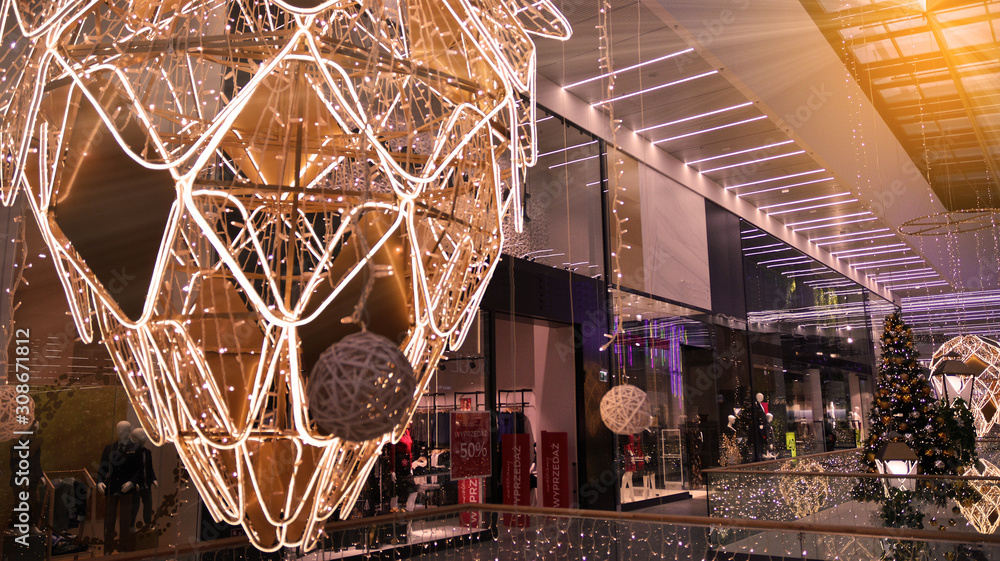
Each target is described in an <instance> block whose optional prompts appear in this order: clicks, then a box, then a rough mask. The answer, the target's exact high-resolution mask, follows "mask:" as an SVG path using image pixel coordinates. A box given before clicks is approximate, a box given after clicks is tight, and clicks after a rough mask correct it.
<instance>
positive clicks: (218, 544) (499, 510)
mask: <svg viewBox="0 0 1000 561" xmlns="http://www.w3.org/2000/svg"><path fill="white" fill-rule="evenodd" d="M462 512H481V513H486V514H520V515H529V516H540V517H549V518H585V519H589V520H604V521H613V522H639V523H644V524H669V525H677V526H697V527H703V528H735V529H747V530H760V531H777V532H794V533H809V534H825V535H840V536H860V537H866V538H872V539H894V540H910V541H929V542H950V543H976V544H983V545H997V546H1000V535H983V534H976V533H972V532H935V531H930V530H912V529H906V528H869V527H859V526H850V525H838V524H815V523H807V522H802V521H794V522H779V521H771V520H750V519H741V518H711V517H707V516H680V515H669V514H645V513H639V512H615V511H605V510H580V509H575V510H574V509H558V508H544V507H528V506H508V505H487V504H463V505H450V506H444V507H437V508H433V509H426V510H421V511H418V512H401V513H398V514H386V515H381V516H374V517H371V518H358V519H355V520H342V521H336V522H330V523H329V524H327V525H326V527H325V531H326V533H327V534H328V535H329V534H333V533H336V532H341V531H345V530H351V529H356V528H368V527H372V526H378V525H382V524H391V523H402V522H408V521H411V520H421V519H432V518H442V517H446V516H451V515H457V514H459V513H462ZM456 537H457V536H456ZM241 547H253V546H251V545H250V542H249V540H248V539H247V538H246V537H243V536H241V537H233V538H223V539H220V540H214V541H210V542H198V543H189V544H184V545H179V546H176V547H165V548H156V549H150V550H144V551H131V552H125V553H117V554H114V555H108V556H104V557H97V558H95V559H99V560H106V561H147V560H152V559H161V558H167V557H179V556H182V555H187V554H194V553H208V552H211V551H219V550H223V549H232V548H241Z"/></svg>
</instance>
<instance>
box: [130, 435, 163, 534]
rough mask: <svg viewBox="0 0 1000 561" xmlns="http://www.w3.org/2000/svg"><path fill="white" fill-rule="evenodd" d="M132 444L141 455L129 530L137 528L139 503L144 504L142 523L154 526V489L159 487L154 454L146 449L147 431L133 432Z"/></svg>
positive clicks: (147, 441)
mask: <svg viewBox="0 0 1000 561" xmlns="http://www.w3.org/2000/svg"><path fill="white" fill-rule="evenodd" d="M131 438H132V442H133V443H134V444H135V446H136V451H137V452H138V454H139V470H138V472H137V476H138V477H137V478H136V481H135V496H134V497H132V516H131V517H130V519H129V525H128V527H129V528H135V527H136V526H135V519H136V516H137V515H138V514H139V503H142V523H143V524H144V525H145V526H146V527H147V528H149V527H150V526H152V525H153V487H156V486H157V481H156V473H154V471H153V453H152V452H151V451H150V450H149V448H147V447H146V444H148V443H149V438H147V437H146V431H144V430H142V429H135V430H134V431H132V436H131Z"/></svg>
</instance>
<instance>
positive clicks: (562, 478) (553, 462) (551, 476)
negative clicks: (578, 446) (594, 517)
mask: <svg viewBox="0 0 1000 561" xmlns="http://www.w3.org/2000/svg"><path fill="white" fill-rule="evenodd" d="M541 456H542V457H541V465H542V506H546V507H552V508H569V437H568V435H567V434H566V433H564V432H547V431H542V454H541Z"/></svg>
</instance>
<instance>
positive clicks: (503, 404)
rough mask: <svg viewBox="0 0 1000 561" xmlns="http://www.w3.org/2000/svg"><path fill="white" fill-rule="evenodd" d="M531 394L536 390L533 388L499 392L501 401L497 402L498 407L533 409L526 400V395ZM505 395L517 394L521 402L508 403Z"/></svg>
mask: <svg viewBox="0 0 1000 561" xmlns="http://www.w3.org/2000/svg"><path fill="white" fill-rule="evenodd" d="M526 393H531V394H534V390H533V389H531V388H520V389H515V390H497V394H498V397H499V399H498V400H497V406H498V407H508V408H515V407H519V408H521V409H522V410H524V409H527V408H528V407H531V404H530V403H528V401H527V400H526V399H525V398H524V394H526ZM505 394H516V395H519V396H520V398H521V399H520V401H508V400H507V399H505Z"/></svg>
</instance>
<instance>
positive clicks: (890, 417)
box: [854, 309, 978, 528]
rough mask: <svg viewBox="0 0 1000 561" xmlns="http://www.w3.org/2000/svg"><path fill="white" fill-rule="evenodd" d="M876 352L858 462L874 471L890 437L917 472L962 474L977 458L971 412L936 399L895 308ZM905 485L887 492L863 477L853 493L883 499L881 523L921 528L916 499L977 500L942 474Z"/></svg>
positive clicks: (909, 333)
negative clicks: (904, 448) (903, 449)
mask: <svg viewBox="0 0 1000 561" xmlns="http://www.w3.org/2000/svg"><path fill="white" fill-rule="evenodd" d="M881 351H882V353H881V359H880V361H879V372H878V382H877V386H876V388H875V393H874V395H873V401H874V403H873V405H872V410H871V413H870V415H869V435H868V439H867V440H866V441H865V445H864V448H863V450H862V457H861V462H862V464H863V466H864V467H865V468H867V471H868V472H871V473H875V472H877V471H878V470H877V467H876V463H875V459H876V455H877V454H878V452H879V450H880V449H881V448H882V446H884V445H885V444H887V443H888V442H890V441H891V440H895V441H899V442H903V443H904V444H906V445H907V446H908V447H909V448H910V449H911V450H912V451H913V452H914V453H915V454H916V456H917V458H918V462H919V466H920V468H919V473H922V474H927V475H942V476H944V475H961V474H962V471H963V470H964V468H965V467H966V466H970V465H972V464H973V463H974V462H975V461H976V454H975V429H974V427H973V425H972V415H971V413H970V412H969V410H968V408H967V407H966V406H965V404H964V402H961V401H960V400H959V402H958V403H956V404H955V405H954V406H952V405H951V404H949V403H947V402H945V401H938V400H937V399H936V398H935V396H934V393H933V390H932V388H931V384H930V380H929V379H928V373H927V371H926V370H924V369H923V368H922V367H921V366H920V364H919V363H918V362H917V359H918V358H919V356H920V355H919V353H918V351H917V348H916V345H915V344H914V341H913V332H912V331H911V329H910V327H909V326H908V325H906V323H905V322H904V321H903V319H902V317H901V315H900V311H899V309H897V310H896V311H895V312H894V313H893V314H891V315H890V316H888V317H887V318H886V319H885V329H884V331H883V333H882V339H881ZM907 487H908V488H909V489H911V491H906V490H900V489H894V490H891V491H888V492H887V491H886V489H885V487H884V486H883V485H882V482H881V481H880V480H879V479H875V478H864V479H861V480H860V481H859V483H858V485H857V486H856V487H855V489H854V496H855V498H857V499H859V500H864V501H880V502H882V506H883V508H882V514H883V519H884V521H885V522H886V525H888V526H895V527H908V528H923V513H922V512H920V510H919V509H918V508H917V506H916V505H915V504H914V502H915V501H917V500H927V501H933V502H935V503H937V504H939V505H942V506H943V505H944V504H945V503H946V502H947V500H948V499H949V498H951V499H957V500H959V501H973V500H977V499H978V493H976V492H975V490H973V489H971V488H970V487H968V486H963V485H955V484H954V482H953V481H951V480H947V479H942V480H933V481H932V480H919V481H917V480H911V482H910V484H909V485H908V486H907Z"/></svg>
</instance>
